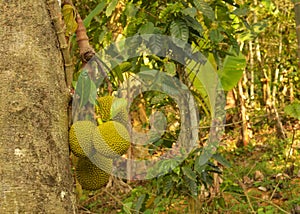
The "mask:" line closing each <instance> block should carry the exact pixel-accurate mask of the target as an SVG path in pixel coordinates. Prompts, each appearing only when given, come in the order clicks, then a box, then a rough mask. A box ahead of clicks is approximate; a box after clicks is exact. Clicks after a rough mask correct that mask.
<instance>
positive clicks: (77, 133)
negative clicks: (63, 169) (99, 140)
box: [69, 121, 96, 157]
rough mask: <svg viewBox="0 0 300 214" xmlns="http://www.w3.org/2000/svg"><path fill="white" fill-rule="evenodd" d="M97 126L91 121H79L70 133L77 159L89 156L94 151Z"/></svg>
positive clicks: (72, 149) (71, 145)
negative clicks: (93, 134) (94, 132)
mask: <svg viewBox="0 0 300 214" xmlns="http://www.w3.org/2000/svg"><path fill="white" fill-rule="evenodd" d="M95 127H96V125H95V124H93V123H92V122H91V121H77V122H75V123H74V124H73V125H72V126H71V129H70V131H69V142H70V148H71V151H72V152H73V153H74V155H75V156H77V157H86V156H89V155H90V154H91V152H92V150H93V143H92V133H93V131H94V130H95Z"/></svg>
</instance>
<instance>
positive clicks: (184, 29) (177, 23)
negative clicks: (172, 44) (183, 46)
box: [170, 19, 189, 42]
mask: <svg viewBox="0 0 300 214" xmlns="http://www.w3.org/2000/svg"><path fill="white" fill-rule="evenodd" d="M170 32H171V36H172V37H175V38H177V39H180V40H182V41H184V42H187V41H188V39H189V28H188V26H187V24H186V22H185V21H183V20H182V19H176V20H174V21H172V23H171V26H170Z"/></svg>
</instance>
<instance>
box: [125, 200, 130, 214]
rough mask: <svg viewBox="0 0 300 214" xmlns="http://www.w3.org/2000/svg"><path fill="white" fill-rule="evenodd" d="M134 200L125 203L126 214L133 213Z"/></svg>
mask: <svg viewBox="0 0 300 214" xmlns="http://www.w3.org/2000/svg"><path fill="white" fill-rule="evenodd" d="M131 207H132V202H127V203H124V204H123V210H124V212H125V213H126V214H131V211H130V210H131Z"/></svg>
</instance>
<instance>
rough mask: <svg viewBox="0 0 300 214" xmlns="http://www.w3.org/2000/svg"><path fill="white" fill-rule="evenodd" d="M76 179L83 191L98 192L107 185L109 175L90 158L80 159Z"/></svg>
mask: <svg viewBox="0 0 300 214" xmlns="http://www.w3.org/2000/svg"><path fill="white" fill-rule="evenodd" d="M76 178H77V180H78V182H79V183H80V185H81V187H82V189H86V190H97V189H100V188H101V187H103V186H105V185H106V184H107V182H108V180H109V174H108V173H107V172H105V171H103V170H102V169H100V168H98V167H97V166H96V165H95V164H93V163H92V162H91V161H90V160H89V159H88V158H79V160H78V162H77V165H76Z"/></svg>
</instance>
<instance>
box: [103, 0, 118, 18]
mask: <svg viewBox="0 0 300 214" xmlns="http://www.w3.org/2000/svg"><path fill="white" fill-rule="evenodd" d="M117 4H118V0H112V1H111V2H110V3H109V5H108V6H107V8H106V11H105V15H106V16H107V17H109V16H111V14H112V12H113V11H114V10H115V9H116V6H117Z"/></svg>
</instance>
